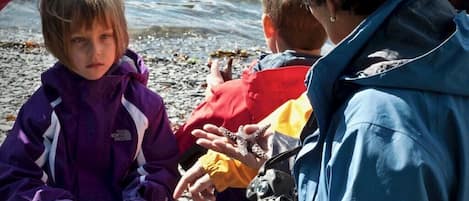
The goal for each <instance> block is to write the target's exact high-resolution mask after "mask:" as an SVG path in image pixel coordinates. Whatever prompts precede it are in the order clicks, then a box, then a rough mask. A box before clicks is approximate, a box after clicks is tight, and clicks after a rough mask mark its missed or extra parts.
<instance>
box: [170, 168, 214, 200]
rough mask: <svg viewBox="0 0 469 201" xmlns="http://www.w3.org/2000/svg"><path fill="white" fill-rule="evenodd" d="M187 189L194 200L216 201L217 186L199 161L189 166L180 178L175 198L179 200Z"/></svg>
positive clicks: (174, 194)
mask: <svg viewBox="0 0 469 201" xmlns="http://www.w3.org/2000/svg"><path fill="white" fill-rule="evenodd" d="M186 189H187V190H188V191H189V193H190V194H191V196H192V199H193V200H194V201H215V187H214V186H213V183H212V181H211V180H210V176H209V175H208V174H207V173H206V172H205V170H204V169H203V168H202V167H201V166H200V164H199V162H196V163H195V164H194V165H193V166H192V167H191V168H189V170H187V172H186V173H185V174H184V175H183V176H182V178H181V180H179V182H178V184H177V185H176V189H175V190H174V193H173V198H174V199H175V200H177V199H178V198H179V197H181V195H182V193H183V192H184V190H186Z"/></svg>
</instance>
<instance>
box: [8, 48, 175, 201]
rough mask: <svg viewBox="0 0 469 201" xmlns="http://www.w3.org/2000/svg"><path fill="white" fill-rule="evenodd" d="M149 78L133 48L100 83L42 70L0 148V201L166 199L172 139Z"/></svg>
mask: <svg viewBox="0 0 469 201" xmlns="http://www.w3.org/2000/svg"><path fill="white" fill-rule="evenodd" d="M147 78H148V71H147V68H146V66H145V65H144V64H143V62H142V59H141V58H140V57H139V56H138V55H136V54H135V53H133V52H131V51H127V53H126V55H125V56H124V57H122V59H121V60H120V62H119V64H117V65H116V64H115V65H113V67H111V69H110V70H109V72H108V73H107V74H106V75H105V76H103V77H102V78H101V79H99V80H94V81H90V80H86V79H84V78H82V77H80V76H78V75H77V74H75V73H73V72H71V71H69V70H68V69H67V68H66V67H64V66H63V65H61V64H60V63H57V64H56V65H55V66H54V67H52V68H50V69H49V70H48V71H46V72H45V73H43V74H42V77H41V80H42V85H41V87H40V88H39V89H38V90H37V91H36V92H35V93H34V94H33V95H32V96H31V98H29V100H28V101H27V102H26V103H25V104H24V105H23V106H22V108H21V110H20V112H19V114H18V117H17V120H16V122H15V125H14V127H13V129H12V130H11V132H9V134H8V136H7V138H6V139H5V141H4V143H3V144H2V146H1V147H0V184H1V185H0V200H9V201H14V200H15V201H16V200H34V201H53V200H54V201H55V200H78V201H94V200H95V201H116V200H140V199H145V200H155V201H156V200H158V201H163V200H168V199H169V200H171V197H172V196H171V194H172V190H173V189H174V187H175V185H176V182H177V179H178V178H179V174H178V171H177V161H178V150H177V144H176V139H175V137H174V135H173V133H172V131H171V129H170V126H169V121H168V118H167V115H166V112H165V108H164V104H163V100H162V99H161V97H160V96H158V95H157V94H155V93H153V92H152V91H151V90H149V89H148V88H146V86H145V84H146V81H147ZM139 198H140V199H139Z"/></svg>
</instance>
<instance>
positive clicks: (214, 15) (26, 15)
mask: <svg viewBox="0 0 469 201" xmlns="http://www.w3.org/2000/svg"><path fill="white" fill-rule="evenodd" d="M125 4H126V17H127V21H128V24H129V29H130V32H131V35H132V41H131V47H133V48H134V49H137V50H138V51H140V52H142V51H143V52H144V53H147V54H154V55H155V56H167V55H170V54H173V53H174V52H179V53H184V54H188V55H190V56H192V57H204V55H207V54H208V53H209V52H211V51H214V50H216V49H235V48H242V49H249V48H263V47H264V39H263V35H262V29H261V24H260V16H261V2H260V0H166V1H161V0H126V1H125ZM40 31H41V27H40V20H39V13H38V11H37V1H36V0H13V1H12V2H10V3H9V4H8V5H7V6H6V7H5V8H4V9H3V10H2V11H0V41H26V40H31V41H36V42H40V43H41V42H42V39H41V34H40Z"/></svg>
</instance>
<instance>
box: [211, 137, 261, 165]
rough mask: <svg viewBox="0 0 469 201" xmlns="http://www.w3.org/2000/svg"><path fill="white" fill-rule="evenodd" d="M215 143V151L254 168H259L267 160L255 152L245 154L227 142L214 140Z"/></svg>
mask: <svg viewBox="0 0 469 201" xmlns="http://www.w3.org/2000/svg"><path fill="white" fill-rule="evenodd" d="M213 144H214V145H213V146H214V147H216V149H214V150H215V151H217V152H220V153H223V154H225V155H227V156H229V157H231V158H234V159H236V160H238V161H241V162H242V163H244V164H246V165H247V166H249V167H251V168H254V169H259V168H260V167H261V166H262V164H263V163H264V161H265V160H264V159H261V158H258V157H256V156H255V155H254V154H253V153H247V154H246V155H243V154H241V153H240V152H239V150H238V149H237V148H236V147H233V146H232V145H230V144H227V143H223V142H220V141H214V142H213Z"/></svg>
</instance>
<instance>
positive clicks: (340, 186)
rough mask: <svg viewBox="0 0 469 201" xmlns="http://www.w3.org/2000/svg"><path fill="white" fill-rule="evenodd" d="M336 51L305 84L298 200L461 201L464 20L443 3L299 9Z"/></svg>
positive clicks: (363, 2)
mask: <svg viewBox="0 0 469 201" xmlns="http://www.w3.org/2000/svg"><path fill="white" fill-rule="evenodd" d="M305 2H307V3H308V6H309V7H310V9H311V11H312V13H313V14H314V15H315V16H316V17H317V18H318V20H319V21H320V22H321V24H322V25H323V26H324V28H325V30H326V32H327V33H328V35H329V37H330V39H331V41H332V42H334V43H336V44H338V45H337V46H336V47H335V49H333V50H332V51H331V52H330V53H329V54H328V55H326V56H325V57H323V58H321V59H320V60H319V61H318V62H317V63H316V64H315V65H314V66H313V68H312V70H311V71H310V73H309V74H308V76H307V84H308V96H309V99H310V101H311V104H312V106H313V108H314V111H315V112H314V114H315V115H316V119H317V122H318V125H319V129H318V130H317V131H315V132H314V133H311V134H310V135H309V136H307V137H306V139H305V140H304V142H303V148H302V150H301V151H300V153H299V154H298V156H297V158H296V161H295V165H294V170H293V171H294V176H295V178H296V180H297V186H298V196H299V200H300V201H311V200H316V201H319V200H320V201H326V200H328V201H338V200H340V201H347V200H360V201H361V200H370V201H374V200H379V201H387V200H389V201H391V200H393V201H394V200H399V201H405V200H409V201H411V200H418V201H423V200H435V201H449V200H451V201H466V200H469V77H468V75H469V16H468V15H467V14H466V13H465V12H464V11H463V12H460V13H457V12H456V10H454V8H453V7H452V6H451V4H449V2H448V1H447V0H355V1H353V0H340V1H339V0H305Z"/></svg>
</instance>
